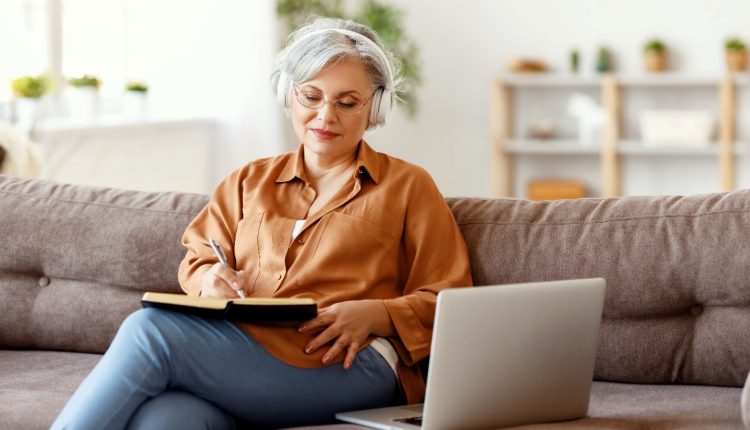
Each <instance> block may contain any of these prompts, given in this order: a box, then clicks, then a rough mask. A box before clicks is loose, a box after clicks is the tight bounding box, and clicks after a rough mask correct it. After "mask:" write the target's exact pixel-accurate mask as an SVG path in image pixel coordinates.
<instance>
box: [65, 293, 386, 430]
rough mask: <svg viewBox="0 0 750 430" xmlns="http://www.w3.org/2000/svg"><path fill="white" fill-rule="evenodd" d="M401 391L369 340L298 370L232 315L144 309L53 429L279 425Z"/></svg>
mask: <svg viewBox="0 0 750 430" xmlns="http://www.w3.org/2000/svg"><path fill="white" fill-rule="evenodd" d="M399 399H400V391H399V387H398V381H397V379H396V376H395V374H394V372H393V370H392V369H391V368H390V367H389V366H388V364H387V362H386V361H385V359H383V357H382V356H381V355H380V354H378V353H377V352H376V351H375V350H373V349H372V347H368V348H366V349H364V350H362V351H361V352H360V353H359V354H358V355H357V359H356V360H355V361H354V364H353V366H352V368H351V369H350V370H344V369H343V367H342V366H341V364H337V365H332V366H327V367H322V368H318V369H303V368H298V367H293V366H290V365H287V364H285V363H283V362H281V361H279V360H278V359H276V358H275V357H273V356H272V355H270V354H269V353H268V352H266V350H265V349H263V347H261V346H260V344H258V343H257V342H256V341H255V340H254V339H253V338H252V337H251V336H249V335H248V334H247V333H245V332H244V331H243V330H242V329H240V328H239V327H237V326H236V325H234V324H233V323H231V322H228V321H223V320H214V319H207V318H199V317H194V316H190V315H185V314H181V313H177V312H170V311H165V310H160V309H154V308H149V309H141V310H139V311H137V312H135V313H133V314H132V315H130V316H129V317H128V318H127V319H126V320H125V321H124V322H123V324H122V326H121V327H120V329H119V331H118V332H117V335H116V336H115V339H114V340H113V341H112V344H111V345H110V347H109V349H108V350H107V353H106V354H104V356H103V357H102V359H101V360H100V361H99V363H98V364H97V365H96V367H95V368H94V370H92V371H91V373H90V374H89V375H88V376H87V377H86V379H85V380H84V381H83V383H81V385H80V387H78V389H77V390H76V392H75V394H74V395H73V397H72V398H71V399H70V400H69V401H68V404H67V405H66V406H65V408H64V409H63V411H62V412H61V413H60V415H59V416H58V417H57V420H55V423H54V424H53V425H52V428H53V429H124V428H126V427H127V428H128V429H171V428H174V429H197V428H200V429H206V428H210V429H214V428H216V429H234V428H242V427H252V428H257V427H270V428H278V427H288V426H296V425H309V424H325V423H331V422H335V418H334V414H335V413H336V412H341V411H347V410H356V409H367V408H377V407H384V406H389V405H393V404H395V403H397V402H398V401H399Z"/></svg>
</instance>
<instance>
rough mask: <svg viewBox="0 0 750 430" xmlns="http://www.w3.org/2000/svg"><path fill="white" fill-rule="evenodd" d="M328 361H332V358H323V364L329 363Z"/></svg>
mask: <svg viewBox="0 0 750 430" xmlns="http://www.w3.org/2000/svg"><path fill="white" fill-rule="evenodd" d="M328 360H330V358H328V356H327V355H326V356H324V357H323V363H328Z"/></svg>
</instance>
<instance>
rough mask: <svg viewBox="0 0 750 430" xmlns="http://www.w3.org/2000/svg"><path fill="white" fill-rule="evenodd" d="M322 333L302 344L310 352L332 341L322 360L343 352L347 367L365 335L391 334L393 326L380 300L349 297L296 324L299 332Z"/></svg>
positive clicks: (392, 333)
mask: <svg viewBox="0 0 750 430" xmlns="http://www.w3.org/2000/svg"><path fill="white" fill-rule="evenodd" d="M321 330H322V332H321V333H320V334H319V335H318V336H317V337H316V338H315V339H313V340H312V341H310V343H308V344H307V346H306V347H305V352H306V353H308V354H311V353H313V352H315V351H316V350H317V349H318V348H320V347H321V346H323V345H326V344H327V343H329V342H332V341H333V345H331V347H330V348H329V349H328V351H327V352H326V353H325V354H324V355H323V363H328V362H330V361H331V360H333V358H334V357H336V356H337V355H338V354H340V353H342V352H345V353H346V356H345V357H344V369H349V368H351V366H352V363H353V362H354V358H355V357H356V356H357V353H358V352H359V349H360V347H361V346H362V344H363V343H364V342H365V341H366V340H367V336H369V335H370V334H375V335H377V336H382V337H387V336H393V335H395V333H396V329H395V328H394V326H393V322H392V321H391V318H390V316H389V315H388V311H387V310H386V308H385V305H384V304H383V301H382V300H352V301H348V302H340V303H336V304H333V305H331V306H328V307H326V308H322V309H319V310H318V316H317V317H316V318H313V319H311V320H308V321H305V322H304V323H302V324H300V326H299V331H300V333H308V332H314V331H321Z"/></svg>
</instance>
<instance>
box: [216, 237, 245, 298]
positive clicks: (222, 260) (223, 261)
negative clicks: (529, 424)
mask: <svg viewBox="0 0 750 430" xmlns="http://www.w3.org/2000/svg"><path fill="white" fill-rule="evenodd" d="M208 242H209V243H210V244H211V249H213V250H214V254H216V256H217V257H219V262H220V263H221V265H222V266H224V267H226V268H227V269H231V268H230V267H229V264H227V257H226V255H224V251H222V250H221V247H220V246H219V244H218V243H216V241H215V240H213V239H209V240H208ZM237 295H238V296H240V298H243V299H244V298H245V292H244V291H242V289H239V290H237Z"/></svg>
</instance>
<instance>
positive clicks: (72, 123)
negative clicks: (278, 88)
mask: <svg viewBox="0 0 750 430" xmlns="http://www.w3.org/2000/svg"><path fill="white" fill-rule="evenodd" d="M215 122H216V121H215V120H214V119H212V118H201V117H194V118H188V117H172V118H169V117H160V118H154V117H142V118H139V117H129V116H125V115H99V116H97V117H94V118H92V119H90V120H80V119H76V118H68V117H63V118H48V119H45V120H42V121H40V122H39V123H38V124H37V126H36V128H35V129H34V132H35V133H36V134H47V133H57V132H67V133H77V132H86V131H97V130H107V131H113V130H121V129H135V128H149V129H153V128H155V127H164V128H170V129H172V128H179V127H189V126H196V125H197V126H210V125H212V124H214V123H215Z"/></svg>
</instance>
